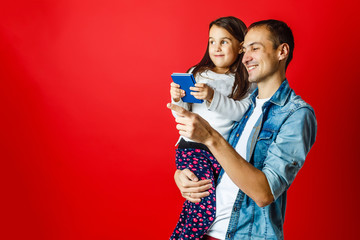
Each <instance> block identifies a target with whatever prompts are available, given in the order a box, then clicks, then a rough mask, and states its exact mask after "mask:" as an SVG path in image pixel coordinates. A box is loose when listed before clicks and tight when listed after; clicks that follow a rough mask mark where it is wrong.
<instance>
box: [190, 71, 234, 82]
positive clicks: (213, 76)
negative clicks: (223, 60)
mask: <svg viewBox="0 0 360 240" xmlns="http://www.w3.org/2000/svg"><path fill="white" fill-rule="evenodd" d="M197 75H199V77H201V78H205V79H209V80H213V81H216V80H225V81H227V80H231V81H233V80H234V79H235V74H233V73H216V72H214V71H212V70H210V69H208V70H205V71H203V72H201V73H198V74H197Z"/></svg>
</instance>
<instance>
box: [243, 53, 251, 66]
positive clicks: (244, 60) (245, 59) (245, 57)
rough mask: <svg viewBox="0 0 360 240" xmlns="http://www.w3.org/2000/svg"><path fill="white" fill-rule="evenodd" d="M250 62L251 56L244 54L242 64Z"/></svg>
mask: <svg viewBox="0 0 360 240" xmlns="http://www.w3.org/2000/svg"><path fill="white" fill-rule="evenodd" d="M250 60H251V55H250V54H249V53H248V52H244V55H243V58H242V63H243V64H245V63H246V62H248V61H250Z"/></svg>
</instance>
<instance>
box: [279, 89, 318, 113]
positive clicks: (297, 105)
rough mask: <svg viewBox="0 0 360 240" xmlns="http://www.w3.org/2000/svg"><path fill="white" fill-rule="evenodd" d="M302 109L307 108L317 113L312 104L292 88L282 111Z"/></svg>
mask: <svg viewBox="0 0 360 240" xmlns="http://www.w3.org/2000/svg"><path fill="white" fill-rule="evenodd" d="M300 109H303V110H305V111H306V109H307V110H308V111H310V112H312V113H313V114H315V112H314V109H313V108H312V106H311V105H310V104H309V103H307V102H305V100H303V99H302V98H301V96H300V95H297V94H296V93H295V91H294V90H293V89H291V91H290V93H289V96H288V99H287V101H286V102H285V104H284V105H283V106H281V111H286V112H291V113H293V112H296V111H298V110H300Z"/></svg>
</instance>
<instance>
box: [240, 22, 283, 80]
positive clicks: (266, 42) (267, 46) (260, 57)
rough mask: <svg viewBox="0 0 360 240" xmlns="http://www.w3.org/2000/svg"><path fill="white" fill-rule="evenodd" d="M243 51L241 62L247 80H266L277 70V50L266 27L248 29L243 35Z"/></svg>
mask: <svg viewBox="0 0 360 240" xmlns="http://www.w3.org/2000/svg"><path fill="white" fill-rule="evenodd" d="M243 51H244V56H243V59H242V62H243V64H244V65H245V67H246V69H247V71H248V73H249V82H256V83H259V82H263V81H267V80H269V79H271V77H272V76H274V74H275V73H276V72H277V71H278V70H279V58H278V56H279V54H278V53H279V52H278V50H277V49H274V45H273V42H272V41H271V33H270V32H269V30H267V29H266V27H264V26H260V27H255V28H252V29H250V31H249V32H248V33H247V34H246V35H245V39H244V44H243Z"/></svg>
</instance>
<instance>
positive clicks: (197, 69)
mask: <svg viewBox="0 0 360 240" xmlns="http://www.w3.org/2000/svg"><path fill="white" fill-rule="evenodd" d="M213 25H216V26H218V27H221V28H224V29H225V30H226V31H228V32H229V33H230V34H231V35H232V36H233V37H234V38H236V39H237V40H238V41H239V42H243V41H244V36H245V31H246V25H245V24H244V23H243V22H242V21H241V20H240V19H238V18H236V17H222V18H219V19H216V20H215V21H212V22H211V23H210V25H209V31H210V28H211V27H212V26H213ZM243 55H244V54H243V53H241V54H239V55H238V57H237V59H236V60H235V62H234V63H233V64H232V65H231V66H230V68H229V71H228V72H227V73H233V74H235V82H234V86H233V89H232V93H231V95H230V97H231V98H233V99H234V100H240V99H242V98H243V97H244V96H245V94H246V93H247V91H248V89H249V85H250V84H249V81H248V73H247V71H246V68H245V66H244V65H243V64H242V62H241V60H242V57H243ZM214 67H215V65H214V63H213V62H212V61H211V59H210V55H209V43H208V45H207V48H206V52H205V54H204V56H203V58H202V59H201V61H200V62H199V63H198V64H196V65H195V66H193V67H191V68H190V69H192V68H194V70H193V71H192V74H193V75H194V76H196V75H197V74H201V73H202V72H204V71H205V70H211V69H213V68H214ZM190 69H189V70H188V72H189V71H190Z"/></svg>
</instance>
